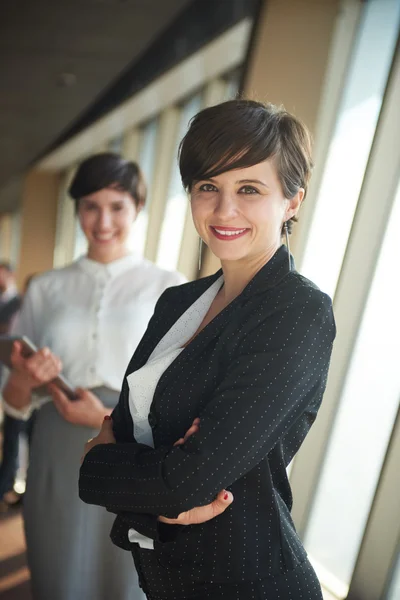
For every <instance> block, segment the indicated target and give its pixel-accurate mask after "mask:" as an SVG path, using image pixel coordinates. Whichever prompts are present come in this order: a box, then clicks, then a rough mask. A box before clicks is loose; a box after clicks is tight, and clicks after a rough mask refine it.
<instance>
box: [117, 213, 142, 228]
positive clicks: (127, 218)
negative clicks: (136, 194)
mask: <svg viewBox="0 0 400 600" xmlns="http://www.w3.org/2000/svg"><path fill="white" fill-rule="evenodd" d="M136 217H137V211H136V210H126V211H123V212H121V213H118V214H117V215H116V217H115V219H114V223H115V224H116V225H117V226H118V227H119V228H120V229H121V230H124V231H129V230H130V229H131V227H132V225H133V223H134V222H135V220H136Z"/></svg>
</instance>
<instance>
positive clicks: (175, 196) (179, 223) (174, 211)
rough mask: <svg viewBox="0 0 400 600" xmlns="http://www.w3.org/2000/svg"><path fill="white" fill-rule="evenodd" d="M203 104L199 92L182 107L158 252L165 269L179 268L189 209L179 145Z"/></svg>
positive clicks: (159, 263) (159, 259) (160, 263)
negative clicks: (183, 184)
mask: <svg viewBox="0 0 400 600" xmlns="http://www.w3.org/2000/svg"><path fill="white" fill-rule="evenodd" d="M201 105H202V96H201V94H198V95H196V96H194V97H193V98H191V99H190V100H189V101H188V102H186V104H184V106H183V107H182V113H181V120H180V124H179V131H178V135H177V142H176V148H175V151H174V163H173V169H172V174H171V180H170V185H169V190H168V199H167V205H166V209H165V215H164V221H163V225H162V229H161V235H160V241H159V244H158V252H157V264H158V265H159V266H160V267H163V268H165V269H170V270H174V269H176V268H177V265H178V259H179V251H180V247H181V242H182V235H183V228H184V225H185V218H186V211H187V210H188V198H187V194H186V193H185V191H184V189H183V187H182V182H181V176H180V173H179V168H178V162H177V159H176V157H177V154H178V146H179V143H180V141H181V139H182V138H183V136H184V135H185V133H186V131H187V128H188V124H189V121H190V119H191V118H192V117H193V116H194V115H195V114H196V113H197V112H199V110H200V109H201Z"/></svg>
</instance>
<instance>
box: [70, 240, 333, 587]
mask: <svg viewBox="0 0 400 600" xmlns="http://www.w3.org/2000/svg"><path fill="white" fill-rule="evenodd" d="M219 275H220V272H219V273H217V274H216V275H214V276H212V277H209V278H206V279H203V280H200V281H198V282H193V283H190V284H185V285H183V286H180V287H177V288H171V289H170V290H167V292H165V293H164V295H163V296H162V297H161V299H160V300H159V303H158V305H157V307H156V311H155V314H154V316H153V318H152V320H151V321H150V324H149V328H148V330H147V332H146V334H145V336H144V337H143V339H142V342H141V343H140V344H139V347H138V349H137V351H136V353H135V355H134V357H133V359H132V361H131V363H130V365H129V367H128V370H127V373H131V372H132V371H134V370H136V369H138V368H140V367H141V366H142V365H143V364H145V363H146V361H147V359H148V357H149V355H150V354H151V352H152V350H153V349H154V347H155V346H156V345H157V343H158V342H159V340H160V339H161V338H162V337H163V335H164V334H165V333H166V332H167V331H168V329H169V328H170V327H171V326H172V324H173V323H174V322H175V321H176V320H177V319H178V318H179V316H180V315H181V314H183V312H184V311H185V310H186V309H187V308H188V307H189V306H190V305H191V304H192V303H193V302H194V301H195V300H196V299H197V298H198V297H199V296H200V295H201V294H202V293H203V292H204V290H205V289H207V287H209V286H210V284H211V283H212V282H213V281H215V280H216V278H217V277H218V276H219ZM334 335H335V326H334V319H333V314H332V307H331V301H330V299H329V298H328V297H327V296H326V295H325V294H323V293H322V292H320V291H319V290H318V289H317V288H316V287H315V286H314V285H313V284H312V283H311V282H310V281H308V280H307V279H305V278H303V277H302V276H301V275H299V274H298V273H296V272H295V271H290V272H289V270H288V265H287V252H286V249H285V247H283V246H282V247H281V248H280V249H279V250H278V251H277V253H276V254H275V256H274V257H273V258H272V259H271V260H270V261H269V262H268V263H267V265H265V266H264V267H263V268H262V269H261V270H260V271H259V272H258V273H257V275H256V276H255V277H254V278H253V279H252V281H251V282H250V283H249V285H248V286H247V287H246V288H245V290H244V291H243V292H242V294H240V296H238V297H237V298H236V299H235V300H234V301H233V302H232V303H231V304H230V305H229V306H228V307H226V308H225V309H224V310H223V311H222V312H221V313H220V314H219V315H218V316H217V317H216V318H215V319H214V320H213V321H212V322H211V323H210V324H209V325H208V326H207V327H206V328H205V329H203V331H201V332H200V334H199V335H198V336H197V337H196V338H195V339H194V340H193V341H192V342H191V343H190V344H189V345H188V346H187V347H186V348H185V349H184V350H183V351H182V352H181V353H180V354H179V356H178V357H177V358H176V360H175V361H174V362H173V363H172V364H171V366H170V367H169V368H168V369H167V370H166V371H165V373H164V374H163V376H162V377H161V379H160V381H159V383H158V385H157V388H156V391H155V394H154V398H153V402H152V406H151V409H150V414H149V423H150V425H151V427H152V433H153V438H154V444H155V448H154V449H153V448H150V447H148V446H144V445H142V444H136V443H133V442H134V440H133V437H132V420H131V417H130V413H129V405H128V393H129V391H128V389H127V385H126V381H125V382H124V385H123V390H122V392H121V397H120V401H119V404H118V406H117V408H116V410H115V411H114V413H113V419H114V427H115V434H116V439H117V441H118V443H117V444H116V445H105V446H104V445H103V446H97V447H95V448H94V449H93V450H91V452H90V453H89V454H88V455H87V457H86V459H85V461H84V463H83V465H82V468H81V475H80V495H81V498H82V499H83V500H84V501H85V502H88V503H93V504H99V505H101V506H105V507H107V508H108V510H111V511H112V512H115V513H117V515H118V517H117V520H116V523H115V526H114V528H113V532H112V537H113V540H114V542H115V543H116V544H117V545H120V546H121V547H124V548H126V549H132V545H131V544H129V542H128V534H127V532H128V530H129V528H130V527H132V528H134V529H136V530H137V531H139V532H140V533H142V534H143V535H146V536H148V537H151V538H152V539H154V540H155V545H154V548H155V549H154V554H153V557H154V558H153V560H155V561H156V564H157V565H158V566H159V567H160V568H162V569H163V570H164V571H163V575H162V576H161V574H160V573H158V575H156V573H155V572H154V577H152V569H154V566H153V567H152V566H151V564H150V562H149V561H148V560H147V559H146V560H147V562H146V560H144V563H143V560H141V558H140V557H141V556H142V557H143V556H145V555H144V554H143V555H142V554H141V553H140V552H141V551H138V550H137V548H136V547H135V548H133V549H134V550H135V556H136V560H137V565H138V567H139V575H140V574H141V572H142V581H143V582H144V585H145V586H147V587H149V585H150V584H149V581H153V579H154V581H156V582H157V586H158V588H156V589H153V588H152V592H151V593H152V594H153V595H154V597H155V598H156V597H158V596H159V597H160V598H162V597H164V596H163V593H164V594H165V597H166V598H167V597H168V598H179V597H182V598H185V597H191V596H190V595H188V594H189V592H190V590H194V589H195V588H196V586H203V585H205V583H206V582H207V584H211V583H215V584H221V585H225V584H227V583H228V582H229V584H239V583H240V582H246V581H247V582H249V581H253V582H254V581H261V580H265V578H268V577H270V578H271V577H273V578H277V577H279V576H281V575H282V576H283V575H284V574H287V573H289V572H291V571H293V570H296V568H299V569H300V564H301V563H303V562H304V561H305V559H306V553H305V550H304V548H303V546H302V544H301V542H300V540H299V538H298V536H297V534H296V532H295V529H294V525H293V523H292V520H291V517H290V509H291V505H292V498H291V492H290V486H289V482H288V480H287V476H286V466H287V464H288V462H289V461H290V460H291V458H292V457H293V456H294V454H295V453H296V452H297V450H298V448H299V447H300V445H301V443H302V441H303V439H304V437H305V435H306V434H307V432H308V430H309V428H310V426H311V424H312V422H313V421H314V419H315V416H316V413H317V410H318V408H319V405H320V403H321V399H322V394H323V391H324V388H325V384H326V377H327V371H328V365H329V359H330V353H331V347H332V342H333V339H334ZM195 417H200V419H201V427H200V431H199V432H198V433H197V434H195V435H193V436H191V437H190V438H189V440H188V441H187V442H186V443H185V444H184V445H183V446H180V447H176V448H172V445H173V443H174V442H175V440H177V439H178V438H179V437H181V435H182V434H183V433H184V432H185V431H186V430H187V429H188V427H189V426H190V424H191V422H192V420H193V419H194V418H195ZM222 488H225V489H226V488H228V489H229V490H231V491H232V493H233V496H234V502H233V504H232V505H231V506H230V507H229V508H228V510H226V512H225V513H223V514H222V515H220V516H219V517H218V518H216V519H214V520H212V521H209V522H207V523H204V524H202V525H196V526H189V527H177V526H167V525H160V524H158V522H157V516H158V515H160V514H162V515H165V516H168V517H175V516H177V515H178V514H179V513H180V512H182V511H184V510H187V509H189V508H192V507H193V506H200V505H203V504H206V503H209V502H210V501H211V500H212V499H213V498H214V497H215V495H216V493H217V492H218V491H219V490H220V489H222ZM146 556H147V555H146ZM141 563H143V564H141ZM146 565H147V566H146ZM306 565H308V563H306ZM293 572H294V571H293ZM311 572H312V571H311ZM301 573H303V571H301ZM299 577H300V575H299ZM301 577H303V579H304V577H305V575H304V573H303V575H302V576H301ZM301 577H300V578H301ZM163 578H164V579H165V580H164V579H163ZM154 581H153V583H154ZM171 582H172V583H171ZM179 582H180V583H179ZM171 585H172V588H171ZM257 585H258V584H257ZM174 586H175V588H174ZM163 587H164V588H165V590H164V591H163ZM157 589H158V590H159V591H158V592H157ZM171 590H174V591H171ZM180 590H181V591H180ZM190 593H191V592H190ZM196 593H197V592H196ZM157 594H158V596H157ZM179 594H181V595H179ZM185 594H186V595H185ZM318 594H320V592H319V590H318ZM193 597H199V598H200V597H201V596H193ZM206 597H207V596H204V598H206ZM256 597H257V596H256ZM258 597H260V598H261V597H263V596H258ZM286 597H287V598H290V597H293V598H297V596H284V595H283V596H282V598H286ZM314 597H315V598H318V597H320V596H318V595H317V596H310V598H314ZM268 598H270V596H268ZM271 598H281V596H280V595H276V596H271Z"/></svg>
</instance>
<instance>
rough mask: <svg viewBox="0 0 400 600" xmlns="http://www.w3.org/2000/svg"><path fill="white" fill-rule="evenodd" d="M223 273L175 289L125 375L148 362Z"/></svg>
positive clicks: (151, 326) (140, 344) (142, 341)
mask: <svg viewBox="0 0 400 600" xmlns="http://www.w3.org/2000/svg"><path fill="white" fill-rule="evenodd" d="M221 273H222V271H221V270H219V271H218V272H217V273H215V274H214V275H211V276H210V277H205V278H204V279H199V280H197V281H194V282H191V283H189V284H184V285H183V286H180V287H179V288H178V289H177V290H174V295H173V296H172V295H171V299H170V300H169V301H166V302H165V304H164V305H163V307H162V309H161V310H159V311H157V314H155V315H154V317H153V318H152V319H151V321H150V323H149V326H148V328H147V330H146V332H145V334H144V336H143V338H142V340H141V341H140V343H139V345H138V347H137V348H136V351H135V353H134V355H133V357H132V359H131V361H130V363H129V365H128V368H127V370H126V373H125V377H126V376H127V375H129V374H130V373H132V372H133V371H136V370H137V369H140V368H141V367H142V366H143V365H144V364H146V362H147V360H148V358H149V356H150V355H151V353H152V352H153V350H154V348H155V347H156V346H157V344H158V343H159V341H160V340H161V339H162V338H163V337H164V335H165V334H166V333H167V332H168V331H169V330H170V329H171V327H172V326H173V324H174V323H176V321H177V320H178V319H179V317H180V316H181V315H182V314H183V313H184V312H185V311H186V310H187V309H188V308H189V307H190V306H191V305H192V304H193V303H194V302H195V301H196V300H197V298H199V297H200V296H201V295H202V294H203V293H204V292H205V291H206V289H207V288H208V287H210V285H212V284H213V283H214V281H216V280H217V279H218V277H220V276H221Z"/></svg>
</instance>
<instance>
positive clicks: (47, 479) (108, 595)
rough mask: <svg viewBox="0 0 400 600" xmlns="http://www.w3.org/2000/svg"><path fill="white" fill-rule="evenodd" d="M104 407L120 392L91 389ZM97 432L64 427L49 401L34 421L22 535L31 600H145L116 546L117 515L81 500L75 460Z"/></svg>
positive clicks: (124, 555)
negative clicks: (113, 538) (113, 533)
mask: <svg viewBox="0 0 400 600" xmlns="http://www.w3.org/2000/svg"><path fill="white" fill-rule="evenodd" d="M93 391H94V392H95V393H96V395H97V396H98V397H99V398H100V399H101V400H102V402H103V403H104V404H105V406H107V407H114V406H115V404H116V402H117V400H118V393H117V392H113V391H111V390H109V389H107V388H99V389H97V390H93ZM96 434H97V431H96V430H93V429H90V428H88V427H80V426H77V425H72V424H70V423H67V422H66V421H65V420H64V419H63V418H62V417H61V416H60V415H59V414H58V412H57V410H56V409H55V407H54V405H53V403H52V402H49V403H48V404H45V405H44V406H43V407H42V408H41V409H40V411H39V412H38V414H37V417H36V422H35V427H34V431H33V437H32V443H31V449H30V460H29V469H28V479H27V488H26V494H25V497H24V519H25V534H26V542H27V554H28V563H29V567H30V570H31V583H32V592H33V597H34V599H35V600H111V599H112V600H143V599H144V598H145V596H144V594H143V592H142V591H141V590H140V588H139V586H138V581H137V575H136V569H135V568H134V565H133V561H132V556H131V554H130V553H129V552H125V551H124V550H121V549H120V548H117V547H116V546H114V545H113V544H112V542H111V540H110V537H109V533H110V529H111V526H112V523H113V521H114V518H115V516H114V515H112V514H110V513H108V512H107V511H106V510H105V509H104V508H101V507H98V506H88V505H87V504H84V503H83V502H82V501H81V500H80V499H79V496H78V472H79V466H80V457H81V456H82V452H83V447H84V444H85V443H86V441H87V440H88V439H89V438H91V437H94V436H95V435H96Z"/></svg>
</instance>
